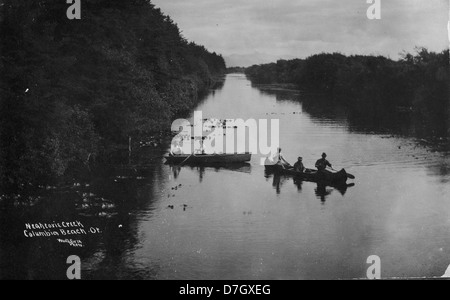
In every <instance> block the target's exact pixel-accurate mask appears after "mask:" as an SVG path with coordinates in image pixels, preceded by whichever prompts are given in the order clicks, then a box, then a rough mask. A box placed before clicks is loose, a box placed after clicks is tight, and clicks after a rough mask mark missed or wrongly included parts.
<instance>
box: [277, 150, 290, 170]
mask: <svg viewBox="0 0 450 300" xmlns="http://www.w3.org/2000/svg"><path fill="white" fill-rule="evenodd" d="M274 162H275V163H276V164H277V165H280V166H282V167H283V169H286V168H289V167H291V164H290V163H288V162H287V161H286V159H284V157H283V154H281V148H278V153H277V154H276V155H275V158H274Z"/></svg>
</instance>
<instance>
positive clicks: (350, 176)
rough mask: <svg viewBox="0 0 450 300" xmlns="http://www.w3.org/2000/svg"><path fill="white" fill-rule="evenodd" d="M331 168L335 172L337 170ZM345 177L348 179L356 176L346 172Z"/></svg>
mask: <svg viewBox="0 0 450 300" xmlns="http://www.w3.org/2000/svg"><path fill="white" fill-rule="evenodd" d="M330 169H331V170H333V171H335V172H339V171H338V170H335V169H334V168H330ZM347 177H348V178H349V179H352V180H353V179H356V177H355V175H352V174H350V173H347Z"/></svg>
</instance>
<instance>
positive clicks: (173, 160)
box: [165, 153, 252, 164]
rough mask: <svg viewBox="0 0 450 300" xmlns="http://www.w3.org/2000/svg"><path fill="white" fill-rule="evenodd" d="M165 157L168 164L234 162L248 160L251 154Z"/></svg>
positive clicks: (174, 155)
mask: <svg viewBox="0 0 450 300" xmlns="http://www.w3.org/2000/svg"><path fill="white" fill-rule="evenodd" d="M165 159H166V161H167V163H169V164H235V163H245V162H249V161H250V160H251V159H252V154H251V153H242V154H238V153H234V154H197V155H194V154H179V155H177V154H169V155H167V156H166V157H165Z"/></svg>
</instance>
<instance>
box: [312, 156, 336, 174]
mask: <svg viewBox="0 0 450 300" xmlns="http://www.w3.org/2000/svg"><path fill="white" fill-rule="evenodd" d="M327 167H330V168H333V166H332V165H331V164H330V162H329V161H328V160H327V154H326V153H323V154H322V158H321V159H319V160H318V161H317V162H316V168H317V170H319V171H320V172H323V171H326V169H327Z"/></svg>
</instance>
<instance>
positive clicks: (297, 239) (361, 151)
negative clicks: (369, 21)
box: [0, 75, 450, 279]
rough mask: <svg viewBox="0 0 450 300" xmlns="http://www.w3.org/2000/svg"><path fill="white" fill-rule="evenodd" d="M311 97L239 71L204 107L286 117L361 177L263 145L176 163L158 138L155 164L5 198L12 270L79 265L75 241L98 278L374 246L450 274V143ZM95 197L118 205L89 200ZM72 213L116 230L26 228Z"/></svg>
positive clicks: (61, 271) (306, 140)
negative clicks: (265, 157) (282, 169)
mask: <svg viewBox="0 0 450 300" xmlns="http://www.w3.org/2000/svg"><path fill="white" fill-rule="evenodd" d="M298 100H300V101H298ZM301 100H302V95H301V94H300V93H298V92H286V91H284V92H282V93H281V92H280V93H278V92H263V91H261V90H258V89H256V88H254V87H252V86H251V83H250V82H249V81H248V80H247V79H246V78H245V77H244V76H243V75H228V77H227V79H226V82H225V84H224V86H223V88H221V89H219V90H216V91H214V92H212V93H211V94H210V95H209V96H208V97H207V99H205V101H203V102H202V104H201V105H200V106H199V107H198V108H197V110H201V111H202V112H203V117H204V118H222V119H226V118H231V119H236V118H243V119H245V120H246V119H249V118H254V119H270V118H276V119H279V120H280V127H281V136H280V142H281V145H282V147H283V151H284V155H285V157H286V158H287V159H288V160H290V161H292V162H294V161H295V158H296V157H297V156H299V155H301V156H303V157H304V161H305V163H306V165H307V166H309V167H312V166H313V165H314V162H315V161H316V160H317V159H318V158H319V157H320V155H321V153H322V152H327V153H328V154H329V160H330V161H331V162H332V163H333V165H334V166H335V167H336V168H337V167H339V168H341V167H345V168H346V170H347V171H348V172H350V173H352V174H354V175H355V176H356V177H357V179H356V180H355V181H354V183H355V186H353V187H349V188H348V189H347V190H345V189H344V190H337V189H334V188H331V187H318V186H317V185H316V184H314V183H308V182H303V183H302V182H296V181H294V180H293V179H292V178H289V177H281V178H280V177H274V176H266V175H265V172H264V168H263V167H262V166H260V165H259V163H260V160H261V156H258V155H254V156H253V158H252V161H251V163H250V164H248V165H242V166H237V167H230V168H194V167H182V168H179V169H173V168H171V167H169V166H167V165H164V164H163V158H162V155H163V154H164V150H165V149H166V148H165V147H163V149H151V150H147V153H146V154H145V155H147V156H148V157H149V158H153V159H151V160H150V163H151V167H150V168H149V169H148V170H147V172H142V171H141V170H136V171H131V172H116V173H115V174H114V175H111V173H108V174H106V175H104V176H97V177H96V178H94V179H92V180H91V181H90V182H89V183H88V185H89V186H86V185H85V184H86V183H87V182H86V183H82V184H81V186H79V187H78V186H76V187H71V188H67V189H64V190H61V191H55V192H51V193H49V194H48V196H46V197H44V198H45V199H44V201H43V202H44V204H43V203H41V204H37V205H36V206H35V207H33V208H32V209H29V208H20V207H18V208H17V209H15V210H14V212H11V211H8V212H6V211H4V210H3V211H2V216H3V217H2V219H1V220H0V225H1V228H0V234H1V235H0V242H1V243H0V267H1V268H0V278H65V274H66V273H65V272H66V268H67V265H66V264H65V259H66V258H67V256H69V255H71V254H76V255H79V256H80V257H81V260H82V277H83V278H85V279H104V278H108V279H349V278H363V277H365V276H366V272H367V268H368V267H369V265H368V264H367V263H366V260H367V258H368V257H369V256H371V255H378V256H379V257H380V258H381V263H382V276H383V277H424V276H427V277H430V276H442V275H443V274H444V273H445V271H446V269H447V267H448V266H449V265H450V234H449V232H450V197H449V196H450V184H449V182H450V158H449V155H448V151H446V150H445V148H444V149H440V151H437V150H436V147H434V145H428V144H423V143H420V142H419V141H418V140H416V139H415V138H413V137H401V136H399V135H393V134H377V133H374V132H365V131H364V130H361V128H355V127H353V125H351V124H349V123H348V122H347V121H346V120H347V119H346V118H345V116H344V115H343V114H340V113H339V112H333V113H330V110H329V109H327V108H326V107H323V106H322V107H315V108H314V109H312V108H310V107H309V106H308V108H307V107H304V106H303V105H302V103H301ZM294 112H295V114H294ZM155 157H156V158H155ZM83 194H84V195H83ZM86 194H88V195H86ZM83 198H84V200H82V199H83ZM86 198H88V200H89V199H98V198H103V200H101V201H103V203H113V205H112V206H111V207H109V208H108V207H106V208H105V207H104V206H103V207H102V208H99V207H98V208H97V210H94V209H93V208H92V207H91V208H86V209H83V207H82V203H83V201H84V202H87V203H88V200H86ZM99 201H100V200H99ZM169 206H173V209H172V208H169ZM99 211H101V212H102V213H101V215H100V217H98V216H97V214H98V212H99ZM68 219H70V220H79V221H81V222H83V224H84V225H85V226H89V227H91V226H94V227H99V228H100V229H101V231H102V233H101V234H98V235H89V236H82V237H80V238H79V239H81V240H82V242H83V245H84V247H83V248H73V247H70V246H68V245H64V244H60V243H58V242H57V241H56V240H55V238H33V239H27V238H25V237H23V233H22V231H23V230H24V223H25V222H29V221H34V222H44V221H48V222H51V221H64V220H68ZM71 238H73V239H78V238H77V237H71Z"/></svg>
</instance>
